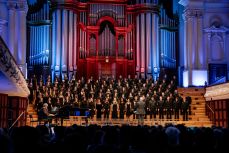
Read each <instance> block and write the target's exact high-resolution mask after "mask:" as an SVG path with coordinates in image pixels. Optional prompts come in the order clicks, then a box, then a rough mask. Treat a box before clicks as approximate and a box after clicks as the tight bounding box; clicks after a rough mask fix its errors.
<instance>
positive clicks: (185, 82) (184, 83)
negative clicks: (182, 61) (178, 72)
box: [183, 71, 188, 87]
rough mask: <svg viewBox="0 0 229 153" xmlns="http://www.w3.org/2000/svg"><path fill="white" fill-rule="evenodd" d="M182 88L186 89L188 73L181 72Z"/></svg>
mask: <svg viewBox="0 0 229 153" xmlns="http://www.w3.org/2000/svg"><path fill="white" fill-rule="evenodd" d="M183 87H188V71H184V72H183Z"/></svg>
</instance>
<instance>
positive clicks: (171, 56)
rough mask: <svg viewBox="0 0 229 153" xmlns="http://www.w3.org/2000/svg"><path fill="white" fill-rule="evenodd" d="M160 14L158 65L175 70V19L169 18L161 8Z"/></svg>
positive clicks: (176, 29) (176, 28)
mask: <svg viewBox="0 0 229 153" xmlns="http://www.w3.org/2000/svg"><path fill="white" fill-rule="evenodd" d="M160 13H161V15H160V23H159V25H160V30H159V31H160V53H161V54H160V56H161V60H160V62H161V64H160V65H161V67H163V68H176V65H177V64H176V50H177V48H176V40H177V38H176V37H177V35H178V33H177V32H178V27H177V26H178V25H177V19H176V18H175V19H172V18H171V17H170V18H169V17H168V16H167V15H166V12H165V9H163V8H161V10H160Z"/></svg>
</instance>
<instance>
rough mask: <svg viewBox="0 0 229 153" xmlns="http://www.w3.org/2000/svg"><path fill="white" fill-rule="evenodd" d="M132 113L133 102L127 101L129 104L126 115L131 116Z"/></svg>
mask: <svg viewBox="0 0 229 153" xmlns="http://www.w3.org/2000/svg"><path fill="white" fill-rule="evenodd" d="M131 114H132V111H131V103H127V104H126V116H127V117H130V115H131Z"/></svg>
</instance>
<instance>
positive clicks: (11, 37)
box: [7, 1, 17, 59]
mask: <svg viewBox="0 0 229 153" xmlns="http://www.w3.org/2000/svg"><path fill="white" fill-rule="evenodd" d="M7 6H8V9H9V22H8V32H9V33H8V39H9V40H8V47H9V50H10V52H11V54H12V55H13V57H14V59H16V57H17V54H16V52H15V50H16V49H15V39H14V38H15V14H16V9H15V6H16V4H15V2H13V1H8V3H7Z"/></svg>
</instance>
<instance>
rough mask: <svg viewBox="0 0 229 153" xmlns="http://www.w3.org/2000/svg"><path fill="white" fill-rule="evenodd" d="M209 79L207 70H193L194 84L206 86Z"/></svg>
mask: <svg viewBox="0 0 229 153" xmlns="http://www.w3.org/2000/svg"><path fill="white" fill-rule="evenodd" d="M207 80H208V73H207V71H206V70H193V71H192V85H194V86H204V85H205V81H206V82H207Z"/></svg>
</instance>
